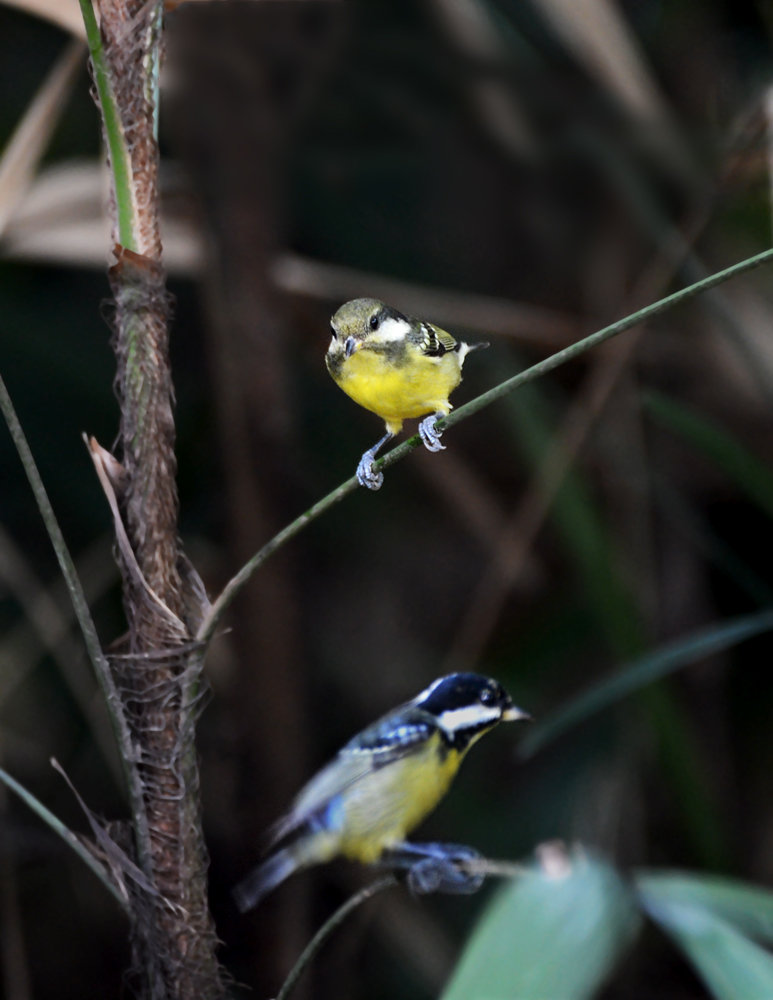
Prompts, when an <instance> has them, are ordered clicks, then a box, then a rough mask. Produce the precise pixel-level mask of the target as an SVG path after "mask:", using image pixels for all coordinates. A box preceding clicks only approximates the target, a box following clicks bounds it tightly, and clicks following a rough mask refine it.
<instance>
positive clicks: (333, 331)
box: [330, 323, 338, 340]
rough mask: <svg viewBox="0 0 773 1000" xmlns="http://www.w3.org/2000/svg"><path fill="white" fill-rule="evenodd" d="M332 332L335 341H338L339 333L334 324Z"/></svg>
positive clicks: (331, 328) (331, 325)
mask: <svg viewBox="0 0 773 1000" xmlns="http://www.w3.org/2000/svg"><path fill="white" fill-rule="evenodd" d="M330 332H331V333H332V334H333V340H338V333H337V332H336V328H335V327H334V326H333V324H332V323H331V324H330Z"/></svg>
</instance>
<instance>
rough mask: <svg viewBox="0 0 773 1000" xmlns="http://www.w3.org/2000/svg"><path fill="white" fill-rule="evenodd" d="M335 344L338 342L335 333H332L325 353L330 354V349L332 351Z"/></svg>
mask: <svg viewBox="0 0 773 1000" xmlns="http://www.w3.org/2000/svg"><path fill="white" fill-rule="evenodd" d="M337 344H338V338H337V337H336V336H335V335H333V336H332V337H331V338H330V347H328V349H327V353H328V354H330V352H331V351H334V350H335V348H336V346H337Z"/></svg>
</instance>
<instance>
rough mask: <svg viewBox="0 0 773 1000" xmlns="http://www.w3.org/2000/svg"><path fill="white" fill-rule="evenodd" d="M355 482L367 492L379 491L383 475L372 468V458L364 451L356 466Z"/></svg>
mask: <svg viewBox="0 0 773 1000" xmlns="http://www.w3.org/2000/svg"><path fill="white" fill-rule="evenodd" d="M357 482H358V483H359V484H360V486H364V487H365V489H367V490H380V489H381V485H382V483H383V482H384V473H383V472H380V471H379V470H378V469H374V468H373V456H372V455H371V454H370V452H368V451H366V452H365V454H364V455H363V456H362V458H361V459H360V464H359V465H358V466H357Z"/></svg>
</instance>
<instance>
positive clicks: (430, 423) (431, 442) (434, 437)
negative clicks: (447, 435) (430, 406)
mask: <svg viewBox="0 0 773 1000" xmlns="http://www.w3.org/2000/svg"><path fill="white" fill-rule="evenodd" d="M445 416H446V414H445V413H430V415H429V416H428V417H425V418H424V419H423V420H422V422H421V423H420V424H419V437H420V438H421V440H422V442H423V444H424V447H425V448H426V449H427V451H445V447H446V446H445V445H444V444H441V443H440V435H441V434H442V433H443V432H442V431H439V430H438V429H437V427H436V426H435V422H436V421H438V420H441V419H442V418H443V417H445Z"/></svg>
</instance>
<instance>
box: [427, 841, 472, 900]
mask: <svg viewBox="0 0 773 1000" xmlns="http://www.w3.org/2000/svg"><path fill="white" fill-rule="evenodd" d="M432 846H433V847H437V848H442V850H438V851H437V853H433V856H431V857H427V858H422V859H421V860H420V861H417V862H416V863H415V864H413V865H411V867H410V868H409V869H408V886H409V888H410V889H411V891H412V892H415V893H417V894H420V895H426V894H427V893H430V892H447V893H452V894H455V895H470V894H472V893H474V892H477V891H478V889H480V887H481V886H482V885H483V881H484V878H485V876H484V874H483V873H482V872H474V871H467V870H465V862H468V861H474V860H475V859H477V858H480V857H481V855H480V854H479V852H478V851H476V850H475V849H474V848H472V847H463V846H461V845H457V844H445V845H441V844H437V845H432Z"/></svg>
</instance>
